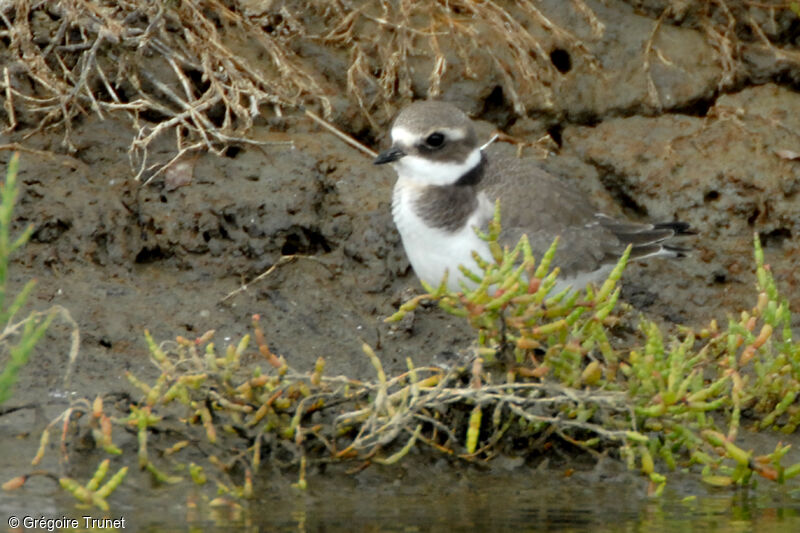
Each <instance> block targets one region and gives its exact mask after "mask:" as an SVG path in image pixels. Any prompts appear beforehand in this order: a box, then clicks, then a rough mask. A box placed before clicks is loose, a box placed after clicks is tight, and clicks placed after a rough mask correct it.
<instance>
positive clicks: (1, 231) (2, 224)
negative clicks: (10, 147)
mask: <svg viewBox="0 0 800 533" xmlns="http://www.w3.org/2000/svg"><path fill="white" fill-rule="evenodd" d="M18 164H19V155H18V154H14V155H13V156H12V157H11V160H10V161H9V163H8V170H7V171H6V181H5V184H3V185H0V327H2V328H3V331H2V333H0V350H2V351H3V352H4V353H6V354H8V359H7V361H6V362H5V367H3V369H2V372H0V404H3V403H4V402H6V401H7V400H8V399H9V398H10V397H11V393H12V390H13V387H14V384H15V383H16V382H17V375H18V374H19V371H20V370H21V369H22V367H23V366H25V363H27V362H28V359H29V358H30V355H31V352H32V351H33V348H34V347H35V346H36V343H37V342H39V340H40V339H41V338H42V336H43V335H44V333H45V331H46V330H47V328H48V327H49V326H50V322H52V320H53V318H54V317H55V314H54V313H44V314H42V313H36V312H34V313H31V314H30V315H29V316H28V317H27V318H25V319H24V320H21V321H19V322H14V319H15V317H16V315H17V313H18V312H19V310H20V309H21V308H22V306H23V305H24V304H25V302H26V301H27V299H28V296H29V295H30V293H31V291H32V290H33V287H34V285H35V282H34V281H33V280H30V281H28V283H26V284H25V286H24V287H23V288H22V290H21V291H20V292H19V293H17V295H16V296H14V297H13V298H9V295H8V265H9V261H10V258H11V254H12V253H14V251H16V250H17V249H19V248H20V247H21V246H23V245H24V244H25V243H26V242H28V239H30V236H31V234H32V233H33V226H28V228H27V229H26V230H25V231H24V232H23V233H22V235H20V236H19V237H17V238H16V239H13V240H12V238H11V222H12V217H13V212H14V204H15V202H16V200H17V196H19V187H18V186H17V167H18ZM9 299H10V302H9Z"/></svg>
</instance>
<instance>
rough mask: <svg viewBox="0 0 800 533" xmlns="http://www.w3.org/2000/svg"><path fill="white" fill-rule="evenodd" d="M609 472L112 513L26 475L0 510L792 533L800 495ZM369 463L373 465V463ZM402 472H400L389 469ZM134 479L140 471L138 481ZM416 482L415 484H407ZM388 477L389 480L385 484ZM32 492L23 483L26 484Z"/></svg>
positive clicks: (481, 476)
mask: <svg viewBox="0 0 800 533" xmlns="http://www.w3.org/2000/svg"><path fill="white" fill-rule="evenodd" d="M619 466H620V465H618V464H617V463H613V464H612V465H611V466H610V468H609V467H608V466H607V467H606V468H601V469H600V470H599V471H598V469H594V470H593V471H591V472H584V473H576V474H573V475H572V476H569V477H565V475H564V472H562V471H559V470H555V469H548V470H547V471H538V470H537V471H533V470H531V471H527V472H522V471H521V470H523V469H517V470H514V471H509V472H502V471H499V470H498V471H493V472H488V473H486V472H480V471H476V470H475V469H473V468H469V469H467V470H466V471H462V472H459V473H456V472H455V469H453V468H452V465H450V466H449V467H448V466H442V465H441V464H437V465H432V466H431V467H430V468H429V473H430V477H429V478H419V477H418V474H414V473H411V471H407V472H408V477H405V478H402V477H403V476H402V474H401V478H397V477H396V476H397V472H392V471H389V469H386V471H374V472H370V471H369V470H370V469H367V470H366V471H364V472H361V473H359V474H356V475H352V476H345V475H341V474H336V475H324V476H323V475H314V476H310V477H309V479H308V481H309V485H308V488H307V489H306V490H305V491H300V490H297V489H294V488H292V487H290V483H291V481H292V480H291V479H290V478H288V477H286V476H283V475H280V474H278V475H276V476H274V478H272V477H271V478H270V479H261V480H260V481H259V482H258V484H263V485H266V486H262V487H261V488H260V489H257V491H256V492H257V497H256V498H255V499H254V500H252V501H249V502H242V503H241V506H240V507H239V506H237V505H212V504H210V502H209V497H213V496H214V494H213V492H214V491H213V490H212V489H211V487H210V486H207V487H205V488H202V489H194V488H190V489H188V490H187V488H186V487H187V485H188V484H182V485H178V486H173V487H166V488H165V487H160V488H154V487H139V488H131V487H130V486H129V485H128V486H125V485H123V486H122V487H120V490H119V491H118V493H117V494H115V495H114V496H112V498H110V502H111V503H112V510H111V511H110V512H107V513H103V512H101V511H99V510H97V509H91V510H81V509H77V508H75V507H74V506H73V505H72V502H71V501H70V497H69V496H68V495H65V494H63V493H57V492H56V491H55V488H54V487H53V486H52V485H51V486H50V489H49V490H46V489H45V490H43V491H42V492H39V493H38V494H37V492H38V491H37V490H35V488H38V489H43V488H44V487H46V486H47V483H45V482H43V481H42V482H36V484H35V486H33V487H29V488H28V490H26V491H24V492H14V493H9V494H8V495H4V496H3V498H2V500H0V514H2V515H3V516H5V517H6V518H8V517H10V516H18V517H22V516H25V515H28V516H34V517H46V518H60V517H62V516H67V517H74V518H77V519H79V520H80V521H81V524H83V518H82V517H83V516H91V517H93V518H103V517H106V518H125V520H126V527H125V530H129V531H150V532H163V531H174V530H177V529H186V528H187V527H188V528H195V529H200V530H203V531H223V530H231V529H232V528H233V529H238V530H246V531H249V530H252V531H256V530H261V531H484V530H486V531H512V530H513V531H559V532H584V531H591V532H601V533H605V532H618V531H621V532H638V531H690V532H691V531H704V532H707V533H711V532H717V531H719V532H723V531H724V532H738V531H742V532H743V531H763V532H782V531H799V530H800V494H799V493H798V492H797V490H795V491H791V490H789V489H787V488H786V487H781V486H778V485H775V484H768V483H766V482H764V483H761V484H758V485H757V486H756V487H754V488H750V489H711V488H708V487H705V486H703V485H702V484H700V483H699V482H697V481H696V479H695V478H694V477H692V476H687V475H683V474H673V475H672V477H671V478H670V482H669V485H668V486H667V489H666V490H665V491H664V493H663V494H662V496H661V497H658V498H656V497H648V496H647V495H646V493H647V484H646V481H645V480H644V479H643V478H642V477H641V476H639V475H638V474H636V473H631V472H624V471H621V470H619ZM376 470H377V469H376ZM400 470H402V468H401V469H400ZM137 477H138V478H139V479H141V478H142V477H139V476H137ZM412 477H413V478H416V479H412ZM392 478H395V479H394V480H392ZM30 489H34V490H30Z"/></svg>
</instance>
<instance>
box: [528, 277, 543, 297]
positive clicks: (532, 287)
mask: <svg viewBox="0 0 800 533" xmlns="http://www.w3.org/2000/svg"><path fill="white" fill-rule="evenodd" d="M541 284H542V280H540V279H539V278H531V280H530V281H529V282H528V294H533V293H535V292H536V291H538V290H539V285H541Z"/></svg>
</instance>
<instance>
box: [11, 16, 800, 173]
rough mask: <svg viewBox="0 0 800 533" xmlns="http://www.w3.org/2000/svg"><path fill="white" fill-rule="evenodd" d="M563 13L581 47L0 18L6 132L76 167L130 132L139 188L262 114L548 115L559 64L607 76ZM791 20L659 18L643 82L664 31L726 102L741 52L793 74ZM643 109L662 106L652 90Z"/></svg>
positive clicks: (521, 30) (358, 25) (508, 35)
mask: <svg viewBox="0 0 800 533" xmlns="http://www.w3.org/2000/svg"><path fill="white" fill-rule="evenodd" d="M634 3H635V2H634ZM565 9H569V10H572V12H573V13H574V20H578V21H582V22H581V24H583V26H584V28H583V30H580V32H581V35H583V36H584V37H581V36H579V35H578V31H579V30H577V29H574V30H571V29H568V28H565V27H563V25H562V24H559V23H558V22H557V21H556V19H555V18H554V14H553V13H549V12H547V10H546V9H545V8H544V7H540V5H539V4H537V3H534V2H533V1H532V0H525V1H522V2H517V3H501V2H495V1H483V2H477V1H474V0H437V1H431V2H413V1H411V0H396V1H389V0H382V1H380V2H369V1H366V0H363V1H347V0H320V1H318V2H314V3H311V4H309V3H307V2H298V1H293V0H285V1H283V2H278V1H276V2H254V1H245V0H234V1H230V2H222V1H221V0H203V1H193V2H190V1H184V2H138V1H133V0H122V1H119V2H110V1H105V0H64V1H61V2H34V1H33V0H18V1H16V2H6V3H4V4H3V7H2V8H0V39H1V40H2V41H0V43H2V44H0V46H2V48H0V59H1V60H2V61H0V63H2V65H3V66H2V67H0V98H2V100H3V109H4V111H5V113H4V116H3V119H4V122H5V127H4V128H3V130H4V132H5V133H8V132H11V131H12V130H15V129H24V130H25V136H26V138H27V137H29V136H31V135H33V134H35V133H37V132H40V131H43V130H53V131H58V132H63V146H64V147H65V149H66V150H67V151H70V152H74V151H75V150H76V146H75V145H74V143H73V140H72V138H73V135H72V129H71V128H72V125H73V121H74V120H75V119H76V118H77V117H79V116H82V115H87V114H89V113H95V114H96V115H97V116H98V117H100V118H106V117H107V116H109V115H111V114H115V115H122V116H124V117H127V120H128V121H129V122H130V124H131V125H132V126H133V127H134V130H135V132H136V133H135V135H134V137H133V138H132V140H131V144H130V149H129V152H128V155H129V158H130V162H131V167H132V171H133V174H134V175H135V176H136V179H146V180H148V181H149V180H152V179H153V178H155V177H156V176H158V175H160V174H161V173H163V172H164V171H165V170H166V169H167V168H169V167H170V166H171V165H173V164H175V163H177V162H178V161H179V160H181V159H182V158H184V156H185V155H186V154H187V153H188V152H191V151H205V150H208V151H211V152H213V153H217V154H220V153H222V152H223V151H224V150H225V149H226V147H228V146H229V145H230V144H235V143H257V142H258V141H254V140H252V139H250V138H248V135H247V133H248V131H249V129H250V127H251V126H252V124H253V121H254V120H256V118H257V117H259V115H261V114H263V113H265V112H271V113H273V114H274V115H275V116H278V117H281V116H283V115H284V114H285V113H286V112H296V111H298V110H299V111H309V112H311V113H316V114H319V115H321V116H322V117H323V118H324V119H327V120H329V121H330V120H334V121H339V122H347V123H348V124H353V123H354V121H353V119H354V118H355V117H354V115H353V113H354V111H355V112H357V113H359V114H360V115H361V119H360V120H361V122H363V123H364V124H366V125H367V126H368V127H369V128H370V129H371V130H372V131H373V133H375V132H378V131H382V130H383V129H384V127H383V126H384V125H385V123H386V122H387V121H388V120H389V118H390V117H391V116H393V115H394V113H395V112H396V109H397V107H398V104H402V103H403V102H405V101H408V100H410V99H412V98H418V97H422V96H428V97H435V96H438V95H441V94H442V93H443V92H445V91H446V90H447V88H448V87H449V86H450V85H451V84H452V83H453V81H454V80H463V79H481V80H485V83H486V90H487V91H488V90H490V88H491V87H494V86H497V85H500V86H502V88H503V96H504V98H506V99H507V101H508V102H510V104H511V105H512V106H513V108H514V111H515V112H516V113H517V114H520V115H521V114H525V113H527V112H529V111H531V109H530V107H531V106H532V105H536V106H537V109H538V110H540V111H541V110H546V109H547V108H548V107H552V106H553V105H554V92H553V91H554V89H553V87H554V84H555V82H556V81H557V79H558V76H559V75H560V74H559V72H558V71H557V69H556V68H555V67H554V65H553V63H552V61H551V58H550V53H551V52H552V51H553V50H555V49H563V50H565V51H567V52H568V53H569V55H570V57H571V58H573V61H574V62H576V63H580V64H581V65H582V66H583V68H588V69H591V70H595V71H597V72H598V73H599V72H601V67H600V64H599V62H598V59H597V58H596V57H595V56H594V55H593V54H592V52H591V51H590V48H591V46H589V45H587V42H585V41H584V40H582V39H589V40H594V39H599V38H601V37H602V36H603V34H604V31H605V25H604V23H603V21H602V20H601V19H600V17H599V16H598V15H597V14H596V13H595V12H594V11H593V10H592V9H591V8H590V7H589V6H588V5H587V4H586V3H585V2H584V0H571V1H570V2H569V3H568V4H567V6H566V7H565ZM794 9H795V8H793V4H792V3H791V2H785V1H777V0H775V1H764V2H746V1H734V0H713V1H710V2H703V3H691V2H685V1H677V0H673V1H670V2H666V3H665V7H664V9H663V10H662V11H660V12H658V13H654V18H655V19H656V21H655V23H654V28H653V31H652V34H651V37H650V39H649V41H648V43H647V45H646V47H645V50H644V53H643V59H642V62H643V68H644V70H645V72H647V73H648V75H649V68H650V66H649V65H650V61H651V56H654V57H655V58H657V59H658V60H661V61H663V60H664V58H663V56H661V55H660V52H659V50H658V49H657V48H655V47H654V46H653V41H654V39H655V37H656V36H657V34H658V32H659V31H660V29H661V28H662V27H663V25H664V24H680V25H683V26H690V27H696V28H698V29H699V30H700V31H703V32H704V33H705V35H706V37H707V38H708V39H709V41H710V42H711V43H712V45H713V47H714V48H715V50H716V51H717V60H718V62H719V63H720V65H721V68H722V75H721V77H720V79H719V82H718V87H719V89H720V90H724V89H726V88H730V87H734V86H735V85H736V84H737V83H739V82H740V81H741V78H742V76H743V75H744V73H746V65H745V60H744V59H743V55H744V54H745V51H746V50H756V51H760V52H761V53H764V52H766V53H771V54H773V55H774V58H775V60H776V61H777V62H778V63H779V64H782V65H787V66H788V67H791V66H792V65H796V64H797V63H800V52H798V51H796V50H794V49H792V48H791V46H790V45H787V44H784V43H785V42H786V37H785V36H784V35H781V34H780V31H779V28H781V27H782V26H781V25H780V24H778V22H777V21H778V19H779V18H780V17H781V16H783V17H784V19H785V18H786V16H787V15H786V13H790V12H791V11H793V10H794ZM790 14H791V13H790ZM562 16H563V13H562ZM782 40H783V41H784V42H783V43H782V42H781V41H782ZM328 57H330V58H331V61H330V63H331V64H328V63H329V62H328V61H327V60H326V58H328ZM339 60H341V61H342V62H343V68H341V69H339V70H337V69H336V68H335V64H336V61H339ZM326 69H327V70H326ZM477 96H479V97H480V96H484V97H488V93H487V94H479V95H477ZM648 98H649V101H650V102H651V103H656V104H657V103H658V101H659V99H658V92H657V88H656V87H655V84H654V83H653V82H652V80H650V82H649V84H648ZM334 109H335V111H334ZM356 110H357V111H356ZM307 116H311V115H307ZM355 122H356V123H360V122H359V121H355ZM359 127H360V126H352V128H356V129H357V128H359ZM351 132H352V129H351ZM162 138H163V139H165V140H167V141H169V142H171V143H173V148H172V150H171V151H172V155H169V156H167V158H166V159H164V156H156V155H155V153H154V152H155V151H156V150H155V145H154V143H155V141H156V140H157V139H162ZM170 139H174V140H170ZM159 151H160V152H161V153H163V145H161V146H159ZM158 157H161V158H162V159H159V158H158Z"/></svg>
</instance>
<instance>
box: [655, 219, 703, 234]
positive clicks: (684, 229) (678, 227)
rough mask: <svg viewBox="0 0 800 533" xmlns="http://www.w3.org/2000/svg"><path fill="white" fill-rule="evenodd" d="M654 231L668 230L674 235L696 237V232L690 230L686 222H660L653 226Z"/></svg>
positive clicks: (690, 227)
mask: <svg viewBox="0 0 800 533" xmlns="http://www.w3.org/2000/svg"><path fill="white" fill-rule="evenodd" d="M653 228H655V229H669V230H672V231H674V232H675V235H697V231H695V230H693V229H692V226H691V225H690V224H689V223H688V222H681V221H678V220H676V221H674V222H661V223H659V224H653Z"/></svg>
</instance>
